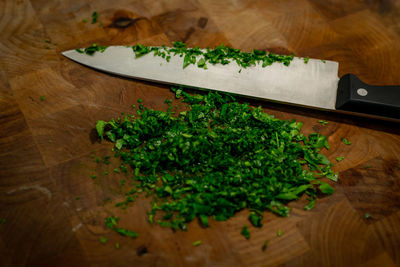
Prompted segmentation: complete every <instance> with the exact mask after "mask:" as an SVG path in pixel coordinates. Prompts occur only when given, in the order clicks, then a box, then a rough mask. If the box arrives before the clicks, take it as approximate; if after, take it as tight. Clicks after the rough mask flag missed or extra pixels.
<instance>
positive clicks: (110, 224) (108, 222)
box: [105, 216, 138, 238]
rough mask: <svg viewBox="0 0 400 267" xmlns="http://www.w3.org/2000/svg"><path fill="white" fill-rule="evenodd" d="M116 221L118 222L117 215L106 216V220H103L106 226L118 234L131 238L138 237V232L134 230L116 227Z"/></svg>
mask: <svg viewBox="0 0 400 267" xmlns="http://www.w3.org/2000/svg"><path fill="white" fill-rule="evenodd" d="M118 222H119V218H118V217H112V216H110V217H108V218H106V220H105V224H106V226H107V227H108V228H110V229H112V230H114V231H115V232H117V233H118V234H120V235H123V236H129V237H131V238H136V237H138V233H136V232H133V231H131V230H127V229H124V228H119V227H116V225H117V223H118Z"/></svg>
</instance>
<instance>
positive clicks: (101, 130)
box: [96, 120, 107, 141]
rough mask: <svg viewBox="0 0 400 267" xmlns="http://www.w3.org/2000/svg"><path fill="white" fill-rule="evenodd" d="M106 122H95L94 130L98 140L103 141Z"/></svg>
mask: <svg viewBox="0 0 400 267" xmlns="http://www.w3.org/2000/svg"><path fill="white" fill-rule="evenodd" d="M106 125H107V122H105V121H102V120H99V121H97V122H96V130H97V134H98V136H99V137H100V139H101V140H102V141H103V138H104V137H103V136H104V128H105V127H106Z"/></svg>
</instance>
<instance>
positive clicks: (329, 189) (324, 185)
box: [319, 182, 335, 195]
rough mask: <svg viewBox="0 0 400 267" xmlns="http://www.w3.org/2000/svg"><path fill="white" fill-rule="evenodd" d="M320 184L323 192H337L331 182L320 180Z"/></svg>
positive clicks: (329, 193)
mask: <svg viewBox="0 0 400 267" xmlns="http://www.w3.org/2000/svg"><path fill="white" fill-rule="evenodd" d="M320 184H321V185H320V186H319V190H321V192H322V193H324V194H327V195H332V194H333V192H335V190H334V189H333V188H332V186H330V185H329V184H327V183H324V182H320Z"/></svg>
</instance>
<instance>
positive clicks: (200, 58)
mask: <svg viewBox="0 0 400 267" xmlns="http://www.w3.org/2000/svg"><path fill="white" fill-rule="evenodd" d="M93 46H94V47H93ZM99 48H102V49H99ZM105 48H106V46H98V45H96V44H93V45H92V46H91V47H88V48H85V49H84V50H81V49H76V51H78V52H79V53H86V54H89V55H92V54H93V53H95V52H97V51H100V52H103V51H104V50H105ZM131 48H132V50H133V53H134V54H135V57H137V58H138V57H141V56H144V55H147V54H149V53H153V55H154V56H159V57H162V58H164V59H165V60H166V61H167V62H169V61H170V59H171V56H172V55H173V56H176V55H178V56H180V57H182V58H183V65H182V67H183V68H186V67H187V66H189V65H197V67H199V68H202V69H207V64H222V65H226V64H229V63H231V62H236V63H237V65H238V66H240V67H241V68H247V67H249V66H256V65H257V64H261V66H262V67H263V68H264V67H267V66H269V65H272V63H274V62H279V63H282V64H283V65H285V66H289V65H290V62H291V61H292V60H293V58H294V54H291V55H278V54H274V53H270V52H267V51H262V50H256V49H254V50H253V51H251V52H244V51H241V50H240V49H236V48H232V47H229V46H226V45H223V44H222V45H219V46H216V47H214V48H210V47H207V48H206V49H200V48H199V47H198V46H196V47H194V48H188V47H187V46H186V44H185V43H182V42H180V41H178V42H174V43H173V46H172V47H167V46H165V45H163V46H160V47H157V46H145V45H142V44H140V43H138V44H136V45H134V46H132V47H131ZM305 63H306V62H305ZM240 72H241V69H240V70H239V73H240Z"/></svg>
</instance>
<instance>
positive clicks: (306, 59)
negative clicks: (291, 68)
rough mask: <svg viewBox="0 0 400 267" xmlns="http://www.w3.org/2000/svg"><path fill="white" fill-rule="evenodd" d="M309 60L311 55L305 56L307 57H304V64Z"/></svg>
mask: <svg viewBox="0 0 400 267" xmlns="http://www.w3.org/2000/svg"><path fill="white" fill-rule="evenodd" d="M309 60H310V57H308V56H307V57H305V58H304V64H307V63H308V61H309Z"/></svg>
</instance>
